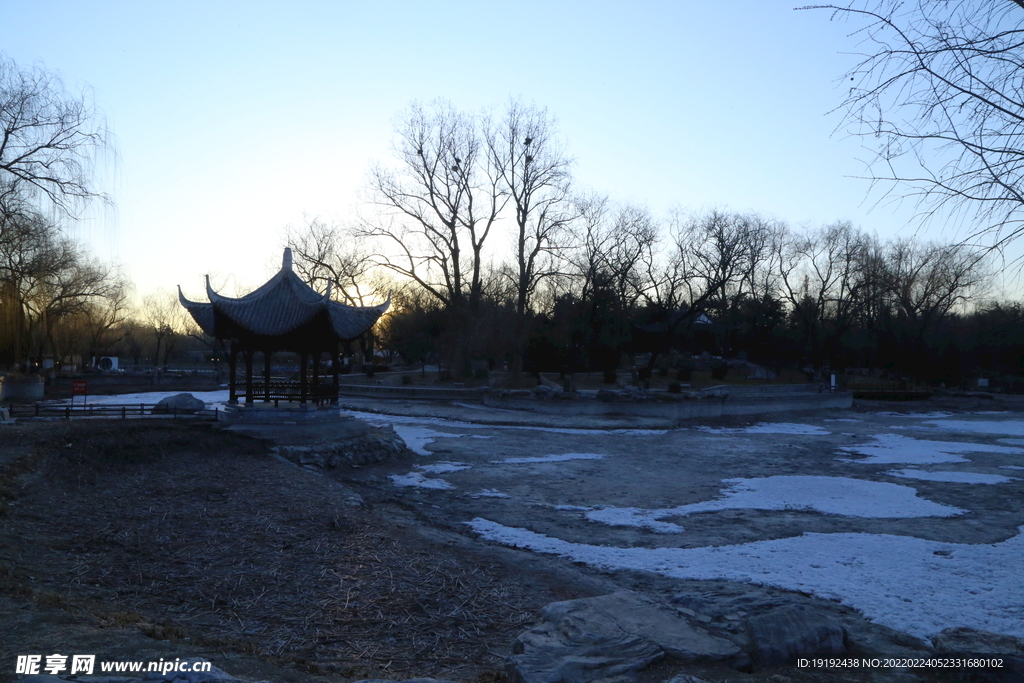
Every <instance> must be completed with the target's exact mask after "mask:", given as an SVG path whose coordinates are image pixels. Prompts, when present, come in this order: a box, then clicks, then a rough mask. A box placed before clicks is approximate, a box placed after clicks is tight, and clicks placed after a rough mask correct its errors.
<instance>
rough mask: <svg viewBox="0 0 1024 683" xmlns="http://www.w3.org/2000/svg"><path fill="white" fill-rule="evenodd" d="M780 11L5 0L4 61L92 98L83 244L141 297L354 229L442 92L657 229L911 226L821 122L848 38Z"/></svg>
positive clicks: (252, 265) (680, 6) (830, 122)
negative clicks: (541, 129) (94, 171)
mask: <svg viewBox="0 0 1024 683" xmlns="http://www.w3.org/2000/svg"><path fill="white" fill-rule="evenodd" d="M797 4H798V3H794V2H785V1H780V0H741V1H739V2H731V3H707V2H693V1H690V0H679V1H677V2H633V3H611V2H585V3H584V2H560V3H550V2H532V1H528V2H518V3H501V4H498V3H483V2H462V3H460V2H447V3H439V2H435V3H422V2H380V3H369V2H360V3H348V2H294V3H288V4H287V6H286V5H285V4H283V3H272V4H271V3H254V2H245V3H241V2H237V3H227V2H222V3H210V2H191V1H185V2H176V3H173V4H172V3H140V2H98V1H97V2H80V1H67V2H53V1H45V0H43V1H40V2H21V3H16V4H15V3H10V4H8V6H6V7H5V9H4V17H3V21H2V23H0V50H2V51H3V52H4V53H6V54H7V55H8V56H9V57H12V58H13V59H14V60H16V61H17V62H18V63H19V64H23V65H27V64H29V63H32V62H38V63H40V64H42V65H43V66H45V67H46V68H48V69H52V70H55V71H58V72H59V73H60V74H62V76H63V78H64V79H65V81H66V82H67V83H68V84H69V85H70V86H72V87H73V88H80V87H82V86H85V85H87V86H89V87H90V88H91V89H92V91H93V93H94V97H95V100H96V102H97V104H98V105H99V107H100V109H101V110H102V111H103V113H104V114H105V116H106V119H107V122H108V124H109V127H110V128H111V130H112V132H113V133H114V135H115V138H116V143H117V149H118V154H119V159H118V162H117V165H116V169H115V171H114V173H113V174H111V175H110V177H109V178H107V179H106V180H105V181H104V186H103V189H105V190H107V191H108V192H110V194H111V195H112V196H113V198H114V200H115V203H116V210H115V211H114V212H107V213H106V214H102V215H101V214H98V213H97V214H96V215H95V216H94V217H93V219H92V220H91V221H89V223H88V224H86V225H84V226H82V227H81V228H80V229H79V232H78V234H79V235H80V236H82V237H83V238H84V239H85V240H87V241H88V243H89V244H90V246H91V248H92V249H93V250H94V251H95V252H96V253H97V254H98V255H99V256H101V257H103V258H107V259H115V260H117V261H119V262H120V263H122V264H124V266H125V267H126V269H127V271H128V274H129V275H130V276H131V278H132V279H133V280H134V281H135V282H136V283H137V285H138V288H139V291H140V293H145V292H146V291H149V290H151V289H153V288H156V287H160V286H162V287H165V288H168V289H170V288H172V287H173V286H174V285H176V284H179V283H180V284H181V285H182V286H183V287H184V288H185V289H186V292H191V293H192V294H195V295H198V294H199V293H200V292H201V288H202V275H203V274H204V273H207V272H210V273H214V274H219V275H220V276H222V277H223V276H227V275H229V274H234V275H235V282H236V284H237V285H238V286H240V287H242V288H243V289H245V288H248V287H251V286H255V285H257V284H259V283H260V282H262V280H263V279H264V278H265V277H266V275H267V274H268V273H269V272H270V271H271V270H273V269H275V268H276V267H278V266H279V263H280V248H281V246H282V243H283V228H284V226H286V225H288V224H295V225H298V224H301V223H302V222H303V215H304V214H305V215H309V216H320V217H322V218H325V219H327V220H332V219H334V220H338V221H345V220H346V218H347V217H349V216H351V215H352V214H353V212H354V209H355V207H356V205H357V196H358V192H359V190H360V189H361V188H362V187H363V186H364V185H365V178H366V173H367V169H368V167H369V165H370V163H371V161H373V160H375V159H379V160H387V159H389V158H390V148H391V139H392V121H393V119H394V116H395V115H396V114H397V113H398V112H400V111H401V110H402V109H403V108H405V107H406V106H407V105H408V104H409V103H410V102H411V101H413V100H422V101H429V100H431V99H434V98H437V97H443V98H446V99H449V100H451V101H452V102H453V103H454V104H455V105H456V106H458V107H460V108H463V109H466V110H471V111H477V110H480V109H483V108H485V107H498V108H500V107H502V106H503V105H504V104H505V103H506V102H507V101H508V98H509V97H510V96H514V97H520V98H522V99H523V100H524V101H526V102H533V103H535V104H537V105H539V106H542V107H547V108H548V109H549V111H550V112H551V113H552V114H554V115H555V116H556V117H557V119H558V123H559V127H560V130H561V133H562V135H563V137H564V138H565V140H566V142H567V145H568V149H569V151H570V153H571V154H572V155H573V156H574V157H575V159H576V167H575V176H576V179H577V181H578V183H579V185H581V186H583V187H587V188H590V189H593V190H597V191H601V192H607V193H609V194H610V195H611V196H612V197H613V198H615V199H617V200H621V201H630V202H636V203H640V204H645V205H647V206H648V207H649V208H650V209H651V210H652V211H653V212H654V213H655V214H656V215H664V214H665V213H667V211H668V209H670V208H671V207H673V206H677V205H678V206H682V207H685V208H690V209H700V208H706V207H719V208H729V209H735V210H740V211H746V210H755V211H759V212H762V213H765V214H768V215H771V216H773V217H775V218H777V219H781V220H785V221H787V222H789V223H790V224H792V225H804V224H806V225H822V224H825V223H829V222H832V221H835V220H840V219H849V220H852V221H853V222H854V224H856V225H858V226H860V227H863V228H865V229H868V230H870V231H877V232H878V233H879V234H880V235H881V236H883V237H888V236H891V235H894V234H897V232H899V234H908V235H909V234H910V233H911V232H912V231H913V228H914V226H909V227H908V225H907V224H908V222H909V221H910V220H911V217H912V215H913V211H912V207H910V206H904V207H902V208H899V209H897V208H894V207H891V206H881V207H877V208H874V209H873V210H872V206H873V201H872V199H870V198H869V197H868V185H867V183H866V181H863V180H858V179H856V178H853V177H850V176H858V175H861V174H863V171H864V169H863V166H862V164H861V163H860V162H859V161H858V158H859V157H863V156H864V154H863V152H862V150H861V149H860V145H861V141H860V140H857V139H850V138H847V137H846V136H845V135H844V134H843V133H842V132H841V131H840V132H838V133H834V129H835V127H836V126H837V125H838V123H839V116H838V115H836V114H833V115H827V112H828V111H829V110H831V109H833V108H834V107H835V106H837V105H838V103H839V102H840V101H841V99H842V95H843V93H842V87H843V85H842V83H840V82H839V78H840V76H841V75H842V73H843V72H844V71H845V69H846V68H848V67H849V66H850V65H851V64H852V63H853V62H854V60H855V57H854V56H852V55H851V54H849V53H851V52H854V51H855V50H856V46H857V41H856V39H855V38H851V37H850V36H849V33H850V32H851V31H852V30H853V29H854V28H855V27H854V26H852V25H850V24H846V23H836V22H832V21H830V16H829V14H828V13H827V12H823V11H794V10H793V7H794V6H796V5H797ZM844 53H846V54H844ZM940 227H941V226H932V227H931V228H930V232H929V233H928V234H929V235H930V236H933V237H936V238H939V237H942V234H941V233H940V232H939V228H940ZM948 235H950V236H951V235H952V232H950V233H948ZM501 244H502V243H501V242H499V241H498V240H495V242H494V245H493V246H494V247H495V250H494V255H495V257H496V258H500V256H501V250H500V249H498V247H500V246H501Z"/></svg>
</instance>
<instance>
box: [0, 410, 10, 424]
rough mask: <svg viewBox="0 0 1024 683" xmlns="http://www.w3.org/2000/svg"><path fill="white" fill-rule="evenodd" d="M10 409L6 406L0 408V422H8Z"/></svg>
mask: <svg viewBox="0 0 1024 683" xmlns="http://www.w3.org/2000/svg"><path fill="white" fill-rule="evenodd" d="M10 421H11V411H10V410H8V409H7V408H0V422H10Z"/></svg>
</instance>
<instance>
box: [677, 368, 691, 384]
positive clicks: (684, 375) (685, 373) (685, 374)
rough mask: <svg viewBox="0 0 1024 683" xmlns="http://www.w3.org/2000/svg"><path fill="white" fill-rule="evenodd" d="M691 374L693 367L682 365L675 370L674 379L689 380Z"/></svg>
mask: <svg viewBox="0 0 1024 683" xmlns="http://www.w3.org/2000/svg"><path fill="white" fill-rule="evenodd" d="M692 374H693V368H691V367H690V366H684V367H681V368H679V370H678V371H677V372H676V379H677V380H679V381H680V382H689V381H690V376H691V375H692Z"/></svg>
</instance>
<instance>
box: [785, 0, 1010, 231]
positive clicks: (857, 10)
mask: <svg viewBox="0 0 1024 683" xmlns="http://www.w3.org/2000/svg"><path fill="white" fill-rule="evenodd" d="M812 8H816V9H829V10H831V11H832V12H833V18H847V19H850V20H851V21H854V22H857V23H858V24H861V25H862V28H860V29H859V30H857V32H856V35H859V36H861V37H862V38H863V40H862V44H863V45H864V49H865V56H864V57H863V59H862V60H861V61H860V62H858V63H857V64H856V65H855V66H854V67H853V68H851V69H850V70H849V72H848V73H847V74H846V81H847V84H848V85H849V90H848V91H847V95H846V98H845V100H844V101H843V103H842V105H841V106H840V108H841V109H843V110H845V112H846V122H847V123H848V124H849V127H850V130H851V132H853V133H854V134H856V135H860V136H863V137H864V138H865V139H866V140H868V141H869V146H870V147H871V148H873V149H874V152H873V153H874V157H873V159H872V160H871V162H870V169H871V175H870V178H871V179H872V180H873V181H874V183H875V184H877V185H879V186H880V187H881V189H882V191H883V193H884V194H885V195H889V194H890V193H892V194H894V195H895V196H897V197H911V198H914V199H916V200H917V202H918V207H919V209H920V211H921V212H922V214H923V216H925V217H928V216H931V215H933V214H934V213H935V212H938V211H943V212H947V213H949V214H952V215H953V216H959V217H960V218H962V219H963V220H964V222H965V223H967V225H969V226H971V227H969V228H968V232H967V234H966V235H965V241H970V240H973V239H975V238H981V237H987V238H988V240H989V243H990V244H993V245H995V246H1000V245H1005V244H1008V243H1009V242H1011V241H1013V240H1015V239H1017V238H1018V237H1020V236H1021V235H1022V234H1024V82H1022V81H1021V79H1020V74H1021V72H1022V71H1024V1H1022V0H972V1H970V2H968V1H952V0H942V1H938V0H911V1H910V2H905V1H903V0H863V1H857V2H852V1H851V2H848V3H844V4H842V5H816V6H813V7H810V8H805V9H812ZM976 226H980V227H976Z"/></svg>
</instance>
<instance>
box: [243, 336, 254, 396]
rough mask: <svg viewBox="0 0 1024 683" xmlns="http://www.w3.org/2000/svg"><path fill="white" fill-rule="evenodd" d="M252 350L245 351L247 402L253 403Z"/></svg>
mask: <svg viewBox="0 0 1024 683" xmlns="http://www.w3.org/2000/svg"><path fill="white" fill-rule="evenodd" d="M253 353H254V351H253V350H252V349H246V350H245V402H246V404H247V405H248V404H251V403H252V393H253V392H252V356H253Z"/></svg>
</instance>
